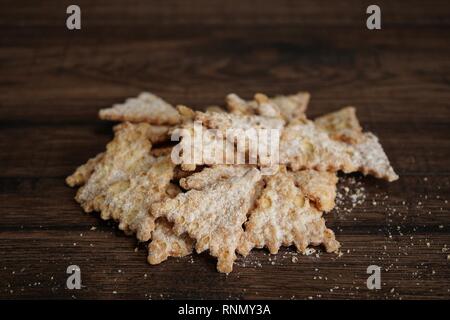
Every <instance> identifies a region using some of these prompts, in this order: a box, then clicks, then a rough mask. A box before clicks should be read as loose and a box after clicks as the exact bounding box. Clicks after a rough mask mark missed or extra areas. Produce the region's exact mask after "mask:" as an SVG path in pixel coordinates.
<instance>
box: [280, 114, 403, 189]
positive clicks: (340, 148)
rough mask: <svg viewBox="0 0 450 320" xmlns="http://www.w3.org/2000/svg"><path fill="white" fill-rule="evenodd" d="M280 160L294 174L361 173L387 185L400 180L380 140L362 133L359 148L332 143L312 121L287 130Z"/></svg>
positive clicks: (335, 141)
mask: <svg viewBox="0 0 450 320" xmlns="http://www.w3.org/2000/svg"><path fill="white" fill-rule="evenodd" d="M280 158H281V159H285V160H284V161H286V163H287V164H288V165H289V167H290V168H291V169H292V170H294V171H297V170H301V169H315V170H318V171H332V172H336V171H338V170H342V171H343V172H345V173H350V172H356V171H360V172H362V173H363V174H371V175H373V176H375V177H377V178H383V179H385V180H388V181H394V180H397V179H398V176H397V174H396V173H395V172H394V169H393V168H392V166H391V165H390V163H389V160H388V158H387V156H386V154H385V152H384V150H383V148H382V147H381V145H380V143H379V141H378V138H377V137H376V136H375V135H373V134H372V133H370V132H367V133H363V134H362V136H361V138H360V139H359V142H358V143H356V144H351V143H346V142H343V141H339V140H333V139H332V138H330V136H329V134H328V132H327V131H324V130H322V129H320V128H318V127H317V126H316V125H315V123H314V122H312V121H309V120H302V121H295V122H293V123H291V124H289V125H288V126H286V128H285V129H284V131H283V134H282V136H281V140H280Z"/></svg>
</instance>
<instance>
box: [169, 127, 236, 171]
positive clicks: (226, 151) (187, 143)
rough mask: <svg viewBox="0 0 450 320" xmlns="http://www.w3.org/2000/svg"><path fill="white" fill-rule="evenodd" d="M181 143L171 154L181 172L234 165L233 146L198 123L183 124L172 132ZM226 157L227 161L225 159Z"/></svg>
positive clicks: (217, 133)
mask: <svg viewBox="0 0 450 320" xmlns="http://www.w3.org/2000/svg"><path fill="white" fill-rule="evenodd" d="M174 133H175V134H176V135H179V136H180V138H181V141H180V142H179V143H178V144H177V145H176V146H175V147H174V149H173V154H174V155H175V156H178V157H177V158H179V159H178V160H177V162H179V164H181V168H182V170H183V171H195V170H196V167H197V166H198V165H214V164H223V163H234V161H235V160H234V155H235V152H234V145H233V144H232V143H230V142H229V141H228V140H226V139H224V136H223V135H222V134H221V133H220V132H218V131H212V130H206V128H205V127H203V126H202V125H201V124H200V123H198V122H191V123H187V124H185V125H184V126H183V127H182V128H180V129H177V130H175V131H174ZM227 157H228V159H227Z"/></svg>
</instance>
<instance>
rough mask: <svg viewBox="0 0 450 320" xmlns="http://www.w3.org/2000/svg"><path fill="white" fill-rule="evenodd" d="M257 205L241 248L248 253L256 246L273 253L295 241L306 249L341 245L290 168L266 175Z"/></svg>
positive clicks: (303, 250)
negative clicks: (315, 246) (288, 170)
mask: <svg viewBox="0 0 450 320" xmlns="http://www.w3.org/2000/svg"><path fill="white" fill-rule="evenodd" d="M266 180H267V181H266V187H265V188H264V189H263V191H262V194H261V196H260V198H259V199H258V200H257V206H256V208H255V209H254V210H252V211H251V212H250V216H249V219H248V222H247V223H246V224H245V233H244V235H243V236H242V238H241V241H240V244H239V247H238V252H239V253H241V254H243V255H244V256H245V255H247V254H248V253H249V252H250V250H251V249H252V248H254V247H256V248H263V247H267V248H268V249H269V251H270V253H272V254H276V253H278V250H279V248H280V247H281V246H290V245H293V244H294V245H295V246H296V247H297V250H298V251H300V252H302V253H305V251H306V248H307V247H308V246H309V245H320V244H323V245H324V246H325V249H326V251H327V252H335V251H337V250H338V249H339V246H340V245H339V242H337V241H336V239H335V236H334V233H333V231H331V230H330V229H327V228H326V226H325V220H324V219H323V218H322V213H321V212H320V211H319V210H317V209H316V208H315V207H313V206H311V205H310V202H309V199H308V198H307V197H306V195H305V194H304V193H303V192H302V191H301V190H300V189H299V188H297V187H296V186H295V183H294V179H293V178H292V175H290V174H289V173H288V172H287V171H286V169H280V171H279V172H278V173H277V174H275V175H273V176H268V177H267V178H266Z"/></svg>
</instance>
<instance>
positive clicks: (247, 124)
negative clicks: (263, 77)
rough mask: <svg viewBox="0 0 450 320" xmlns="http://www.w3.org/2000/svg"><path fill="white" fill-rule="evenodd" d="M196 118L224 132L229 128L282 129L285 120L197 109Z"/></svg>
mask: <svg viewBox="0 0 450 320" xmlns="http://www.w3.org/2000/svg"><path fill="white" fill-rule="evenodd" d="M195 114H196V116H195V120H197V121H200V122H201V123H202V124H203V125H204V126H205V127H207V128H210V129H218V130H220V131H222V132H223V133H225V132H226V130H227V129H235V130H236V129H243V130H246V129H280V130H281V129H282V128H283V126H284V123H285V122H284V120H283V119H279V118H271V117H265V116H260V115H245V114H244V115H240V114H233V113H221V112H200V111H197V112H196V113H195Z"/></svg>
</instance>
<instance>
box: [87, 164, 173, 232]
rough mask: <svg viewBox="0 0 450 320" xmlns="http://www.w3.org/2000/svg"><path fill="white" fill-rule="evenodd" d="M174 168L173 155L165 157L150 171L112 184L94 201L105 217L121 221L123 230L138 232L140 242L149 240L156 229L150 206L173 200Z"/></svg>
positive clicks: (150, 168) (120, 226)
mask: <svg viewBox="0 0 450 320" xmlns="http://www.w3.org/2000/svg"><path fill="white" fill-rule="evenodd" d="M174 167H175V165H174V164H173V163H172V161H171V159H170V157H169V156H161V157H159V158H157V159H156V160H155V161H154V162H153V163H152V165H151V166H150V167H149V168H148V170H146V171H143V172H141V173H139V174H136V175H132V176H130V177H129V179H127V180H121V181H119V182H116V183H114V184H111V185H110V186H109V187H108V188H107V189H106V191H105V192H104V193H103V194H101V195H100V196H98V197H96V198H95V200H94V202H97V204H96V208H98V210H99V211H101V216H102V218H103V219H110V218H112V219H114V220H115V221H118V222H119V229H121V230H124V231H126V232H127V233H136V237H137V238H138V239H139V240H140V241H147V240H149V239H150V238H151V236H152V231H153V230H154V229H155V217H153V216H152V215H151V214H150V206H151V204H152V203H155V202H159V201H163V200H166V199H168V198H169V195H168V193H167V191H168V188H169V186H170V180H171V179H172V177H173V170H174Z"/></svg>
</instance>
